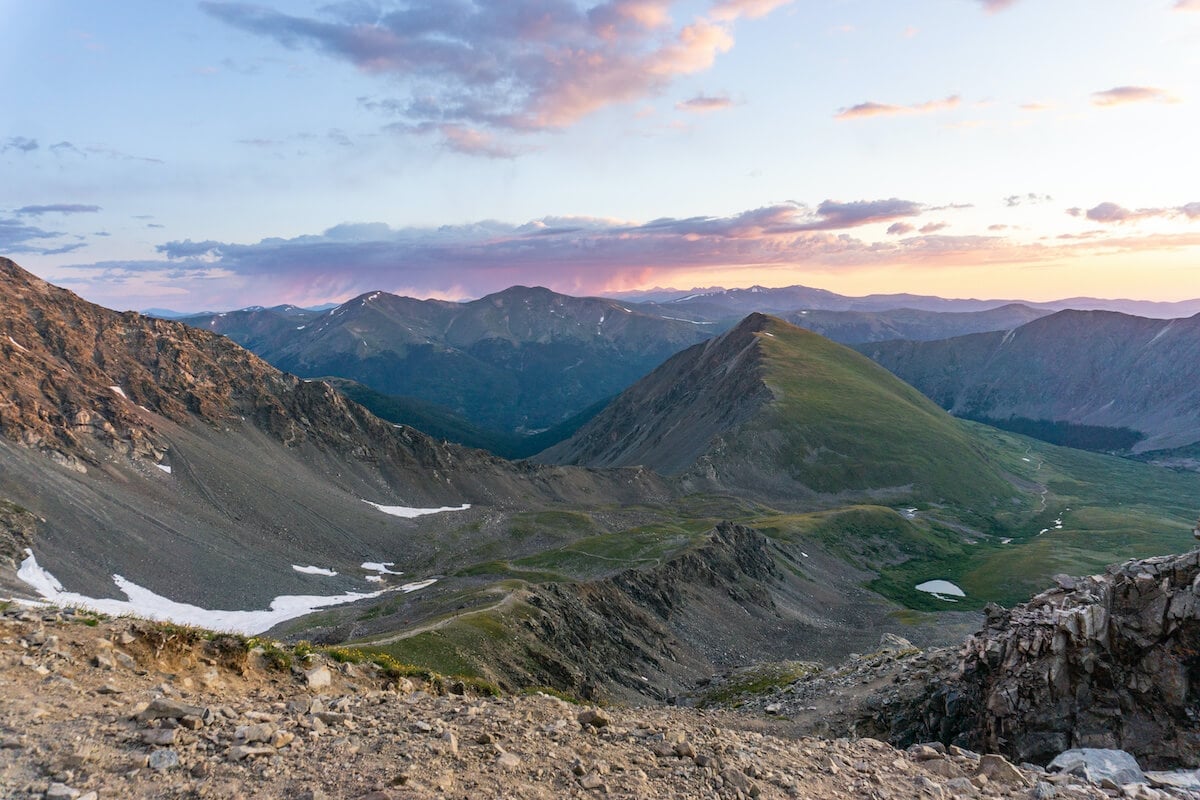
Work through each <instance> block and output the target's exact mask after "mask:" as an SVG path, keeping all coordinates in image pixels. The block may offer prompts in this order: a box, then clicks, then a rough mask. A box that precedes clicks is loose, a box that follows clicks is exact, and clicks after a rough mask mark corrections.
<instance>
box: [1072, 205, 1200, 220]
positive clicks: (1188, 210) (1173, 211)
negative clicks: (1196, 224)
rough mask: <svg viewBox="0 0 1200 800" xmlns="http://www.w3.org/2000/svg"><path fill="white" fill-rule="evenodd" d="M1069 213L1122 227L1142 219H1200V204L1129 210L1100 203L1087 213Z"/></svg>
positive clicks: (1079, 211) (1077, 209)
mask: <svg viewBox="0 0 1200 800" xmlns="http://www.w3.org/2000/svg"><path fill="white" fill-rule="evenodd" d="M1067 213H1068V214H1070V215H1071V216H1073V217H1079V216H1084V217H1087V218H1088V219H1090V220H1091V221H1092V222H1102V223H1105V224H1108V225H1121V224H1124V223H1126V222H1136V221H1137V220H1140V219H1150V218H1153V217H1160V218H1165V219H1170V218H1173V217H1187V218H1188V219H1189V220H1194V219H1200V202H1195V203H1187V204H1185V205H1182V206H1174V207H1170V208H1139V209H1128V208H1125V207H1124V206H1120V205H1118V204H1116V203H1113V202H1104V203H1100V204H1099V205H1097V206H1094V207H1093V208H1089V209H1088V210H1087V211H1086V212H1084V211H1083V209H1081V208H1069V209H1067Z"/></svg>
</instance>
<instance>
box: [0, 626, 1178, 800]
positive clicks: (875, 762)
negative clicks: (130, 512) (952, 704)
mask: <svg viewBox="0 0 1200 800" xmlns="http://www.w3.org/2000/svg"><path fill="white" fill-rule="evenodd" d="M136 625H145V623H137V624H136ZM39 629H40V630H42V632H43V634H44V635H45V637H46V638H45V640H44V641H45V642H49V641H50V637H57V639H56V644H55V646H54V647H53V648H49V647H37V646H30V645H29V644H28V642H29V637H30V636H31V635H33V634H34V633H35V631H37V630H39ZM97 634H101V635H103V636H104V637H105V638H106V639H108V640H110V641H122V639H121V638H120V637H121V636H122V635H124V634H129V635H131V636H133V637H134V638H135V641H122V647H124V648H125V649H126V650H127V651H128V653H129V654H130V655H131V657H133V658H135V659H136V660H137V663H138V666H139V669H138V670H137V671H133V670H116V671H113V670H105V669H101V668H97V667H95V666H93V665H92V664H91V662H90V655H91V654H92V653H93V652H94V643H93V639H94V638H95V637H96V635H97ZM138 635H139V634H138V628H137V627H136V626H135V623H131V622H129V621H127V620H113V621H101V622H100V623H99V624H98V625H97V626H96V627H90V626H88V625H83V624H80V623H79V622H75V621H72V620H71V618H70V617H68V616H66V615H63V614H61V613H59V612H57V611H53V610H39V611H37V612H36V613H28V612H25V611H21V610H14V609H11V608H10V609H8V610H7V611H4V612H2V613H0V796H3V797H4V798H6V800H8V799H9V798H12V799H13V800H42V798H47V797H49V798H63V799H70V800H83V799H84V798H86V799H87V800H98V798H118V797H119V798H133V799H137V798H160V797H203V798H212V799H213V800H233V799H234V798H246V797H255V798H287V800H296V798H311V800H322V799H325V800H328V799H329V798H350V799H351V800H356V799H357V798H365V797H372V798H395V800H400V799H401V798H403V800H410V798H418V799H420V798H425V799H432V798H439V799H441V798H463V797H469V798H475V797H496V796H506V797H520V798H532V799H533V800H551V799H552V798H553V799H554V800H557V798H564V797H590V796H601V795H602V796H605V797H613V798H629V799H630V800H632V799H633V798H638V799H639V800H640V798H649V797H654V798H659V797H662V798H672V797H674V798H693V797H706V798H715V799H716V800H735V799H736V798H742V799H743V800H744V799H745V798H763V799H764V800H765V799H768V798H772V799H773V798H808V799H809V800H850V798H880V800H884V798H890V800H900V798H909V797H940V798H951V797H973V798H974V797H978V798H982V799H983V800H991V798H1002V797H1003V798H1013V797H1026V796H1030V797H1032V796H1033V795H1032V794H1029V792H1030V791H1032V790H1031V789H1028V788H1026V787H1033V786H1035V781H1036V780H1039V779H1040V780H1043V781H1057V783H1054V784H1053V787H1054V788H1055V790H1056V791H1058V792H1059V795H1058V796H1060V797H1064V798H1078V799H1080V800H1083V799H1085V798H1087V799H1090V800H1103V798H1106V795H1105V794H1104V793H1103V792H1102V791H1101V790H1099V789H1097V788H1095V787H1091V786H1088V785H1086V784H1085V783H1084V782H1083V779H1082V778H1077V777H1074V776H1071V775H1052V776H1047V775H1042V774H1040V773H1037V772H1033V771H1030V770H1028V769H1025V768H1022V767H1014V766H1012V765H1011V764H1009V765H1007V767H1006V769H1011V770H1012V771H1013V773H1014V774H1016V775H1019V776H1020V777H1021V784H1020V785H1017V784H1006V783H1003V782H1001V781H1000V780H992V779H990V778H988V777H987V776H986V774H985V773H984V770H983V766H982V765H983V763H984V762H983V760H982V759H980V757H979V756H977V755H976V754H974V753H969V752H968V751H965V750H961V749H959V748H944V747H941V746H940V745H932V744H931V745H930V746H929V750H930V751H932V752H933V753H934V754H935V755H936V756H937V758H938V759H941V760H943V761H944V762H945V763H946V764H947V765H949V767H952V768H953V769H952V770H951V769H945V772H946V773H947V774H949V773H950V772H952V771H956V772H957V773H959V774H961V777H951V778H948V777H945V776H944V775H942V774H935V772H934V771H931V770H930V769H929V768H928V767H927V765H929V764H931V763H932V761H931V760H929V759H925V756H926V753H927V751H926V750H924V749H922V750H919V751H914V754H912V755H910V754H909V753H905V752H903V751H899V750H896V749H894V748H892V747H891V746H889V745H887V744H884V743H883V742H880V741H876V740H874V739H834V740H829V739H820V738H813V737H807V736H799V735H796V734H794V733H789V732H788V730H787V729H786V727H785V726H786V725H787V724H788V723H786V721H778V720H777V721H772V720H769V719H767V718H765V717H761V716H757V715H751V714H739V713H734V712H729V711H713V710H696V709H688V708H673V707H651V708H621V707H605V708H594V707H592V708H580V707H579V706H575V705H572V704H570V703H567V702H565V701H563V700H560V699H558V698H556V697H551V696H548V695H543V694H532V695H528V696H520V697H499V698H495V697H481V696H474V695H472V694H471V693H470V691H469V690H468V689H467V688H466V687H465V686H464V687H462V688H463V689H464V690H465V691H466V693H465V694H452V693H443V691H444V689H443V685H442V684H439V683H437V682H433V683H427V682H421V681H413V680H406V681H405V686H404V687H403V690H402V691H398V690H397V689H398V683H399V682H398V681H395V680H394V679H392V678H389V677H388V676H387V675H386V674H384V673H383V672H382V670H380V669H379V668H377V667H375V666H374V665H371V664H366V663H364V664H360V665H358V669H357V670H356V671H355V676H354V677H351V676H349V675H345V674H343V673H341V672H340V671H338V670H336V669H329V668H328V667H329V664H328V662H326V661H324V657H323V656H321V655H320V654H316V655H314V656H313V664H312V665H311V667H310V670H309V672H310V673H311V671H312V670H313V669H320V668H322V667H324V668H326V669H327V671H328V674H329V683H328V685H326V686H324V687H322V688H319V689H314V688H313V687H311V686H310V685H309V680H308V677H307V674H294V673H292V672H291V671H290V670H274V669H268V668H266V667H265V666H264V665H263V664H265V662H263V663H259V661H256V660H255V659H249V660H248V661H247V662H246V663H245V664H244V665H242V666H233V665H225V664H221V665H216V666H214V665H213V664H209V663H207V662H206V661H205V659H206V658H208V656H206V655H205V650H204V647H203V643H202V642H200V643H196V644H193V645H179V646H178V647H176V648H175V649H169V648H168V649H166V650H163V651H162V652H161V653H156V650H155V648H154V647H153V646H150V645H148V644H147V643H146V642H143V641H142V640H140V639H138V638H137V637H138ZM22 659H27V660H28V663H24V662H23V661H22ZM208 660H210V661H211V660H212V659H208ZM211 669H216V670H217V671H218V673H219V678H220V680H219V681H212V682H209V683H207V684H206V683H204V682H202V681H200V680H198V678H199V676H200V675H202V674H205V673H206V672H208V671H209V670H211ZM43 671H44V674H43ZM104 687H107V691H108V692H109V693H101V692H99V689H101V688H104ZM81 742H86V743H87V745H86V748H85V747H83V746H82V745H81V744H80V743H81ZM939 747H940V748H941V750H940V751H939V750H938V748H939ZM922 759H925V760H922ZM1004 763H1007V762H1004ZM1047 785H1050V784H1049V783H1048V784H1047ZM1153 791H1160V790H1153ZM972 792H973V793H972Z"/></svg>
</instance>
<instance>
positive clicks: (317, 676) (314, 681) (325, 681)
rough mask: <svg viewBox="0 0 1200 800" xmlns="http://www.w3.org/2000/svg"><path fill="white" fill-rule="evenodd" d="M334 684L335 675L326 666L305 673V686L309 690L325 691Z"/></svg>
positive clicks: (322, 665)
mask: <svg viewBox="0 0 1200 800" xmlns="http://www.w3.org/2000/svg"><path fill="white" fill-rule="evenodd" d="M332 683H333V673H332V672H330V671H329V667H327V666H325V665H324V664H321V665H320V666H317V667H313V668H312V669H310V670H306V671H305V673H304V685H305V686H307V687H308V688H309V689H324V688H325V687H327V686H329V685H331V684H332Z"/></svg>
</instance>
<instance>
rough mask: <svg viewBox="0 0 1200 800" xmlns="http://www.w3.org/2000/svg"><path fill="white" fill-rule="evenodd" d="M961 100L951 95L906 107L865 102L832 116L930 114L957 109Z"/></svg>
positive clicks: (850, 117) (855, 117) (853, 117)
mask: <svg viewBox="0 0 1200 800" xmlns="http://www.w3.org/2000/svg"><path fill="white" fill-rule="evenodd" d="M961 102H962V98H961V97H959V96H958V95H956V94H952V95H950V96H949V97H946V98H944V99H942V100H928V101H926V102H924V103H915V104H913V105H908V106H896V105H890V104H888V103H876V102H873V101H867V102H865V103H859V104H858V105H856V106H850V107H848V108H843V109H841V110H839V111H838V112H837V113H836V114H834V115H833V118H834V119H838V120H847V119H865V118H867V117H894V116H900V115H904V114H932V113H935V112H938V111H948V110H950V109H952V108H957V107H958V105H959V104H960V103H961Z"/></svg>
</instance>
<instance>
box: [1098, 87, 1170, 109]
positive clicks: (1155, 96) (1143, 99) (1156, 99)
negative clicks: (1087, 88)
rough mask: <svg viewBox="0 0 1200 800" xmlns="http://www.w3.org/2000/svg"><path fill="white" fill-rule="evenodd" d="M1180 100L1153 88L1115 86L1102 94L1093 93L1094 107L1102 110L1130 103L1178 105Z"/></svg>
mask: <svg viewBox="0 0 1200 800" xmlns="http://www.w3.org/2000/svg"><path fill="white" fill-rule="evenodd" d="M1177 102H1179V100H1178V99H1177V98H1175V97H1174V96H1173V95H1171V94H1170V93H1169V92H1167V91H1165V90H1163V89H1157V88H1155V87H1153V86H1115V87H1113V88H1112V89H1105V90H1104V91H1102V92H1093V93H1092V105H1094V106H1099V107H1100V108H1111V107H1113V106H1123V105H1129V104H1130V103H1177Z"/></svg>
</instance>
